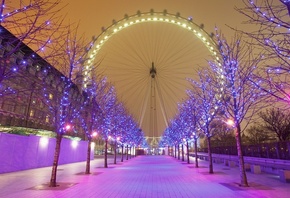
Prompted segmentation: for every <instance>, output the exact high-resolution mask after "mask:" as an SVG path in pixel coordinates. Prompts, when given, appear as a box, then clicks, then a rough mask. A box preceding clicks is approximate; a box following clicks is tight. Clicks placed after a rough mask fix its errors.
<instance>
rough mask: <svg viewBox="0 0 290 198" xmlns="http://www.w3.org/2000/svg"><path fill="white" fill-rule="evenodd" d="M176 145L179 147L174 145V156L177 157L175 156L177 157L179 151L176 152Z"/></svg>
mask: <svg viewBox="0 0 290 198" xmlns="http://www.w3.org/2000/svg"><path fill="white" fill-rule="evenodd" d="M176 147H177V146H176V145H174V157H175V158H176V157H177V153H176V152H177V149H176Z"/></svg>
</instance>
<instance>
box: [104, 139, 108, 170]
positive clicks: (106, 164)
mask: <svg viewBox="0 0 290 198" xmlns="http://www.w3.org/2000/svg"><path fill="white" fill-rule="evenodd" d="M104 167H105V168H108V139H106V141H105V153H104Z"/></svg>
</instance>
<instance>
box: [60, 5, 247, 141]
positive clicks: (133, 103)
mask: <svg viewBox="0 0 290 198" xmlns="http://www.w3.org/2000/svg"><path fill="white" fill-rule="evenodd" d="M64 3H68V6H67V7H66V9H65V12H67V18H68V19H69V20H70V21H71V22H77V23H79V28H80V29H79V32H81V33H84V34H85V36H86V37H87V38H88V40H89V39H91V38H92V36H98V35H99V34H100V33H101V28H102V27H109V26H110V25H111V24H112V20H113V19H115V20H116V21H118V20H121V19H123V18H124V15H125V14H128V15H129V16H130V15H134V14H136V12H137V11H138V10H140V11H141V12H149V10H150V9H154V11H157V12H162V11H163V10H164V9H166V10H167V12H168V13H172V14H176V13H177V12H179V13H180V16H182V17H184V18H187V17H192V18H193V21H194V22H195V23H196V24H204V25H205V28H204V29H205V30H206V31H207V32H208V33H210V32H214V28H215V26H217V27H218V28H219V29H220V30H221V31H222V32H223V33H224V34H225V35H226V36H227V37H228V38H229V39H230V37H231V36H232V35H233V34H234V33H233V31H231V30H230V29H229V28H228V27H227V26H226V25H229V26H231V27H238V28H242V25H241V23H242V21H243V16H241V15H240V14H239V13H238V12H237V11H235V10H234V7H235V6H237V7H242V2H241V1H240V0H219V1H217V0H207V1H205V0H134V1H133V0H119V1H117V0H103V1H100V0H85V1H83V2H82V1H72V0H64ZM146 27H147V26H140V27H139V26H137V25H136V28H135V29H133V28H131V29H128V30H126V31H123V30H122V31H123V32H122V33H120V34H119V33H117V35H116V36H114V38H110V40H111V42H108V43H106V44H104V47H102V48H104V49H103V57H106V60H104V61H103V62H104V65H105V66H104V67H103V68H101V70H102V72H103V73H104V74H105V75H106V76H108V78H109V81H111V82H112V83H113V84H114V85H115V86H116V90H117V94H118V97H119V99H121V101H122V102H124V103H125V105H126V107H127V109H128V110H129V112H130V113H131V114H133V116H134V117H135V119H136V120H137V121H138V122H140V127H141V128H142V129H143V131H144V132H145V135H146V136H150V137H152V136H153V137H158V136H161V135H162V133H163V131H164V129H165V128H166V121H165V120H167V122H170V119H172V118H173V117H174V116H175V115H176V113H177V103H178V102H180V101H181V100H182V99H184V98H185V97H186V95H185V89H186V88H187V84H186V83H188V81H186V79H185V78H187V77H190V78H191V77H193V76H194V75H195V73H194V69H196V68H194V67H193V65H195V67H196V65H201V64H206V62H205V60H206V59H207V58H208V52H207V50H206V49H205V48H204V46H202V45H200V43H199V41H196V40H191V39H192V34H191V35H188V34H187V33H185V32H183V30H180V29H178V28H176V27H165V26H164V28H163V25H158V28H160V29H155V28H156V27H153V26H148V28H150V31H147V29H146ZM166 28H168V29H166ZM141 30H142V32H140V31H141ZM138 31H139V32H138ZM180 31H181V32H180ZM145 33H146V35H147V33H148V35H149V36H152V38H153V39H155V40H154V43H153V44H152V46H153V47H156V46H157V48H159V45H160V46H161V47H160V49H161V48H162V47H164V46H162V45H164V43H166V42H168V40H169V42H168V43H167V44H166V46H170V47H169V48H165V47H164V49H163V48H162V49H163V50H161V51H162V53H164V54H165V55H164V56H163V55H162V57H166V54H167V57H168V58H167V59H170V58H171V55H172V54H170V53H172V51H173V50H177V52H176V53H175V54H177V53H178V52H179V50H185V49H184V47H183V45H186V44H187V42H188V41H190V42H192V46H190V47H189V48H188V49H186V50H188V51H190V50H192V51H190V53H189V54H190V56H189V57H191V56H192V57H195V58H194V60H192V61H188V60H187V62H186V61H183V59H186V58H185V55H183V54H181V55H178V56H176V58H175V59H174V61H173V60H172V61H170V62H169V63H168V62H166V63H164V64H165V65H162V63H160V64H159V63H158V62H157V60H156V59H160V58H159V57H158V56H160V57H161V55H155V54H154V56H155V57H154V58H152V57H145V55H144V57H140V58H139V59H140V60H139V61H140V62H142V63H144V64H143V65H142V64H140V65H139V63H138V62H136V61H135V59H136V57H139V56H143V55H140V54H147V52H144V53H143V52H142V53H141V52H139V50H140V51H141V50H144V49H152V46H149V44H150V43H152V40H150V41H149V40H146V39H148V38H147V37H149V36H147V37H146V38H143V37H142V36H146V35H145ZM174 35H175V37H173V36H174ZM170 36H171V37H170ZM179 36H180V37H179ZM143 39H144V41H145V42H142V41H143ZM163 39H164V41H163ZM165 39H167V41H165ZM171 39H173V40H174V39H176V40H177V41H178V42H176V45H175V46H173V45H172V43H173V42H171ZM195 42H196V43H195ZM137 43H139V44H137ZM144 43H145V44H144ZM178 44H180V45H179V46H178ZM139 45H140V46H139ZM142 45H146V47H147V48H144V46H142ZM147 45H148V46H149V47H148V46H147ZM128 46H130V47H128ZM150 47H151V48H150ZM186 50H185V51H184V54H186V53H187V51H186ZM144 51H146V50H144ZM148 51H151V50H148ZM203 53H204V55H203ZM128 54H130V55H128ZM159 54H160V52H159ZM168 54H170V55H168ZM175 54H174V55H175ZM156 56H157V58H156ZM197 59H199V60H197ZM132 60H134V61H132ZM155 61H156V62H155ZM202 61H204V63H203V62H202ZM132 62H134V64H131V63H132ZM152 62H155V63H156V68H157V77H156V79H155V80H156V87H155V88H154V89H156V90H157V91H158V92H159V93H157V94H156V98H157V97H158V95H159V97H160V96H162V97H160V98H159V99H156V100H155V103H156V112H157V113H156V116H155V117H157V118H156V120H155V121H154V122H155V124H154V127H155V128H154V127H153V128H154V129H153V128H152V126H151V125H152V114H151V113H150V108H151V109H152V104H150V103H152V94H151V95H150V93H152V79H151V77H150V75H149V70H150V67H151V65H152ZM171 63H173V64H174V65H170V64H171ZM108 65H110V66H108ZM150 89H151V90H150ZM146 101H147V102H146ZM161 103H163V104H161ZM153 109H154V108H153ZM150 119H151V120H150ZM155 125H156V126H155Z"/></svg>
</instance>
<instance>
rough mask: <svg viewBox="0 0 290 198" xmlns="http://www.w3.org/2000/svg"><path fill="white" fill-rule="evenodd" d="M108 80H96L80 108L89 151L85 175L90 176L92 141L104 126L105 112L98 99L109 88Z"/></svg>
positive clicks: (91, 84)
mask: <svg viewBox="0 0 290 198" xmlns="http://www.w3.org/2000/svg"><path fill="white" fill-rule="evenodd" d="M107 85H108V84H107V83H106V79H105V78H102V79H94V80H93V81H92V82H91V83H90V86H89V87H88V88H87V89H86V91H85V92H84V94H85V100H84V103H83V104H82V105H81V107H80V114H81V116H80V118H79V119H81V125H82V128H83V130H84V132H85V135H86V137H87V139H88V149H87V162H86V171H85V174H90V161H91V144H92V139H93V138H94V137H96V136H98V135H100V134H98V131H99V128H100V126H101V125H102V120H103V116H104V115H103V112H102V110H101V108H100V105H99V104H100V102H101V101H98V99H100V98H101V97H102V95H103V94H104V93H105V89H106V88H107Z"/></svg>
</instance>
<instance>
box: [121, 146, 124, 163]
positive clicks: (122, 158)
mask: <svg viewBox="0 0 290 198" xmlns="http://www.w3.org/2000/svg"><path fill="white" fill-rule="evenodd" d="M123 160H124V145H123V144H122V156H121V162H123Z"/></svg>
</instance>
